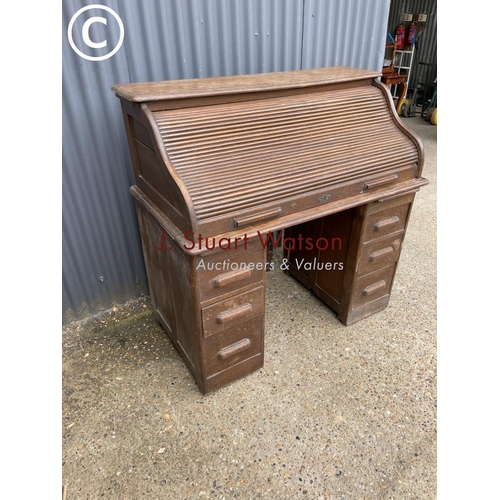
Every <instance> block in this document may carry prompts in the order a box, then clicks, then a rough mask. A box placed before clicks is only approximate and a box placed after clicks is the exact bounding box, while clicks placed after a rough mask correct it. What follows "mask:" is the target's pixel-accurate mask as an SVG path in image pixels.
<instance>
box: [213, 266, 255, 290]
mask: <svg viewBox="0 0 500 500" xmlns="http://www.w3.org/2000/svg"><path fill="white" fill-rule="evenodd" d="M251 274H252V271H250V269H238V270H237V271H230V272H228V273H223V274H219V275H218V276H216V277H215V278H214V279H213V280H212V285H213V286H214V287H215V288H219V287H221V286H226V285H230V284H231V283H235V282H236V281H240V280H243V279H245V278H249V277H250V275H251Z"/></svg>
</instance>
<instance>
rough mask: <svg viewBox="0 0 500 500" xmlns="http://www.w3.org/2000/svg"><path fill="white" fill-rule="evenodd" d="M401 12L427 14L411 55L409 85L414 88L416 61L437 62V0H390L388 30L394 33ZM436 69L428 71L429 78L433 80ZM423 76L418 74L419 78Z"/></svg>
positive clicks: (423, 76)
mask: <svg viewBox="0 0 500 500" xmlns="http://www.w3.org/2000/svg"><path fill="white" fill-rule="evenodd" d="M401 14H427V16H428V17H427V25H426V27H425V29H424V31H422V32H421V34H420V35H419V36H418V48H417V52H416V53H415V55H414V57H413V67H412V74H411V77H410V81H409V87H410V88H415V86H416V81H417V67H418V61H421V62H425V63H430V64H437V0H392V2H391V8H390V10H389V22H388V25H387V29H388V31H389V32H390V33H391V34H392V35H394V34H395V32H396V28H397V26H398V24H399V19H400V15H401ZM436 76H437V70H436V69H433V70H432V72H430V73H429V79H430V80H431V81H433V80H434V78H436ZM423 78H425V75H424V74H423V73H421V74H420V80H422V79H423Z"/></svg>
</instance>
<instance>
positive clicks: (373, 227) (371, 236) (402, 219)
mask: <svg viewBox="0 0 500 500" xmlns="http://www.w3.org/2000/svg"><path fill="white" fill-rule="evenodd" d="M409 210H410V204H409V203H407V204H405V205H400V206H397V207H393V208H390V209H389V210H384V211H383V212H378V213H375V214H372V215H369V216H368V220H367V224H366V229H365V236H364V241H365V243H366V242H369V241H372V240H375V239H378V238H383V237H384V236H388V235H389V234H391V233H395V232H397V231H400V230H402V229H404V228H405V226H406V219H407V217H408V211H409Z"/></svg>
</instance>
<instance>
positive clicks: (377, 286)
mask: <svg viewBox="0 0 500 500" xmlns="http://www.w3.org/2000/svg"><path fill="white" fill-rule="evenodd" d="M395 271H396V264H392V265H390V266H387V267H383V268H381V269H378V270H376V271H373V272H371V273H368V274H365V275H363V276H359V277H358V278H356V281H355V284H354V289H353V295H352V305H351V308H352V309H355V308H356V307H360V306H362V305H365V304H368V303H369V302H373V301H375V300H378V299H380V298H381V297H383V296H384V295H388V294H389V293H390V291H391V286H392V280H393V279H394V273H395Z"/></svg>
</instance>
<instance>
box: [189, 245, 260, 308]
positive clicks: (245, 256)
mask: <svg viewBox="0 0 500 500" xmlns="http://www.w3.org/2000/svg"><path fill="white" fill-rule="evenodd" d="M196 269H197V272H198V277H199V282H200V295H201V300H202V301H205V300H209V299H212V298H214V297H218V296H219V295H224V294H226V293H230V292H233V291H235V290H238V289H240V288H243V287H246V286H248V285H252V284H254V283H255V284H257V283H259V282H260V281H262V280H264V277H265V273H266V262H265V259H264V252H263V249H262V244H261V243H260V241H259V240H254V241H252V242H249V243H248V245H247V248H246V249H245V248H244V247H243V246H242V247H241V248H238V249H236V250H234V249H233V250H227V251H220V252H216V253H212V254H209V255H205V256H202V257H198V258H197V262H196Z"/></svg>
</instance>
